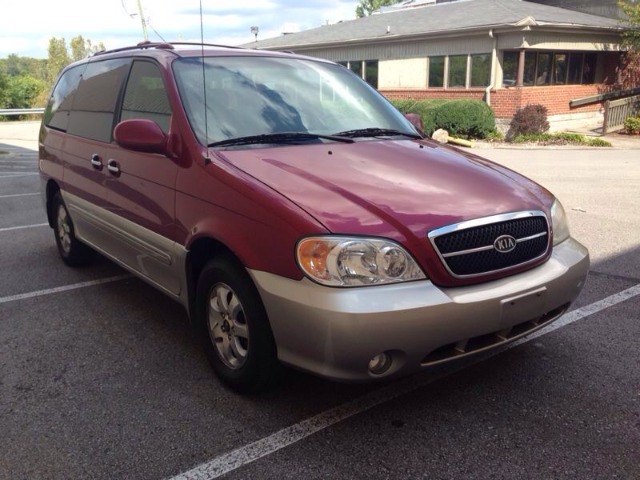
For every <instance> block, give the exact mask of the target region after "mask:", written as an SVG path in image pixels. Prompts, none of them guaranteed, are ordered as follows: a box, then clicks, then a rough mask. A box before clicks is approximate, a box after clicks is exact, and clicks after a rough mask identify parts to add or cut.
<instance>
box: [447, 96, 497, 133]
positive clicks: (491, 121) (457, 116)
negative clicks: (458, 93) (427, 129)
mask: <svg viewBox="0 0 640 480" xmlns="http://www.w3.org/2000/svg"><path fill="white" fill-rule="evenodd" d="M434 120H435V126H436V128H444V129H445V130H446V131H448V132H449V135H451V136H452V137H463V138H487V136H489V135H490V134H491V133H493V132H495V129H496V119H495V116H494V114H493V110H491V107H490V106H489V105H487V104H486V103H484V102H482V101H480V100H470V99H460V100H451V101H449V102H447V103H445V104H443V105H440V106H439V107H437V108H436V110H435V118H434Z"/></svg>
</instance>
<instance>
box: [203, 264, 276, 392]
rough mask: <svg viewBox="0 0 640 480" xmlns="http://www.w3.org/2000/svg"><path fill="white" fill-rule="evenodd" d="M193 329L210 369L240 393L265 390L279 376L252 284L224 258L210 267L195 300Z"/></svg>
mask: <svg viewBox="0 0 640 480" xmlns="http://www.w3.org/2000/svg"><path fill="white" fill-rule="evenodd" d="M196 315H197V319H196V320H197V325H198V328H199V331H200V335H201V339H202V341H203V344H204V348H205V351H206V353H207V357H208V358H209V361H210V362H211V365H212V366H213V369H214V370H215V372H216V373H217V375H218V376H219V377H220V379H221V380H222V381H224V382H225V383H226V384H227V385H229V386H230V387H231V388H233V389H234V390H236V391H238V392H240V393H257V392H259V391H262V390H264V389H266V388H267V387H269V386H270V385H271V384H272V383H273V382H274V380H275V379H276V377H277V376H278V372H279V370H280V366H279V362H278V359H277V351H276V346H275V342H274V339H273V334H272V332H271V328H270V326H269V320H268V318H267V314H266V312H265V309H264V306H263V305H262V301H261V299H260V296H259V294H258V291H257V290H256V288H255V286H254V284H253V282H252V281H251V278H250V277H249V275H248V274H247V272H246V271H245V270H244V268H242V266H241V265H239V264H238V263H236V262H234V261H232V260H230V259H227V258H216V259H214V260H212V261H211V262H209V263H208V264H207V265H206V266H205V268H204V269H203V270H202V273H201V274H200V278H199V280H198V287H197V294H196Z"/></svg>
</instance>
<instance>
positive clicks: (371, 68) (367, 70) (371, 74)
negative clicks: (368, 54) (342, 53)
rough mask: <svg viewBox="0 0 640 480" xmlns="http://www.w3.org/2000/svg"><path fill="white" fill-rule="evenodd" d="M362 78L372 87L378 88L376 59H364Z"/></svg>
mask: <svg viewBox="0 0 640 480" xmlns="http://www.w3.org/2000/svg"><path fill="white" fill-rule="evenodd" d="M364 80H365V81H366V82H367V83H368V84H369V85H371V86H372V87H373V88H378V60H365V61H364Z"/></svg>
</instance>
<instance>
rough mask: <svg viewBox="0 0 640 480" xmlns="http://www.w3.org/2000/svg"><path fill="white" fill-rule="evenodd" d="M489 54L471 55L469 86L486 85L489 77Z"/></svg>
mask: <svg viewBox="0 0 640 480" xmlns="http://www.w3.org/2000/svg"><path fill="white" fill-rule="evenodd" d="M490 74H491V55H489V54H488V53H485V54H482V55H471V83H470V84H469V86H470V87H486V86H488V85H489V81H490V78H491V75H490Z"/></svg>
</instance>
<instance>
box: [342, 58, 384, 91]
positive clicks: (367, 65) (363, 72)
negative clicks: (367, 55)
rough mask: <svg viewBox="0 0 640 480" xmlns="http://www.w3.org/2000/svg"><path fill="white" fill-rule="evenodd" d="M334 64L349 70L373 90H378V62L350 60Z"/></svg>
mask: <svg viewBox="0 0 640 480" xmlns="http://www.w3.org/2000/svg"><path fill="white" fill-rule="evenodd" d="M336 63H337V64H338V65H342V66H343V67H346V68H348V69H349V70H351V71H352V72H353V73H355V74H356V75H358V76H359V77H360V78H362V79H363V80H365V81H366V82H367V83H368V84H369V85H371V86H372V87H373V88H378V60H365V61H364V62H363V61H362V60H352V61H349V62H336Z"/></svg>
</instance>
